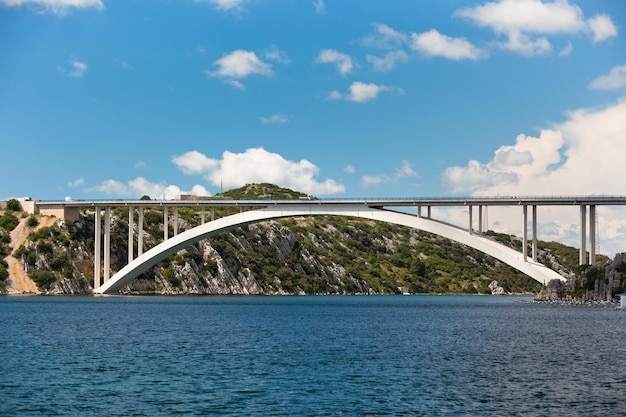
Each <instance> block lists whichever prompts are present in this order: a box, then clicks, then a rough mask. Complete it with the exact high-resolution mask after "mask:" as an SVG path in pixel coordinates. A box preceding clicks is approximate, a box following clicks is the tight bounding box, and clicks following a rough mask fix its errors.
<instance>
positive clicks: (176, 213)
mask: <svg viewBox="0 0 626 417" xmlns="http://www.w3.org/2000/svg"><path fill="white" fill-rule="evenodd" d="M177 234H178V207H174V236H176V235H177Z"/></svg>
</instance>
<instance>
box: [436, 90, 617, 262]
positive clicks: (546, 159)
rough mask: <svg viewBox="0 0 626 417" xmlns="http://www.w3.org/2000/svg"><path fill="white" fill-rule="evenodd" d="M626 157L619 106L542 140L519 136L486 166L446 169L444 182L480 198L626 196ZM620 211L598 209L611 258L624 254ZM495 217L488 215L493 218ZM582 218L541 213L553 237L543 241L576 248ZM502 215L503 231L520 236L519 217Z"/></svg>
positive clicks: (569, 123) (574, 120)
mask: <svg viewBox="0 0 626 417" xmlns="http://www.w3.org/2000/svg"><path fill="white" fill-rule="evenodd" d="M624 155H626V102H619V103H617V104H614V105H611V106H609V107H607V108H605V109H601V110H587V109H581V110H576V111H574V112H571V113H570V114H569V115H568V118H567V120H565V121H564V122H562V123H559V124H556V125H555V126H553V128H551V129H546V130H543V131H542V132H541V134H540V135H539V137H531V136H525V135H519V136H518V137H517V140H516V143H515V145H513V146H503V147H501V148H500V149H498V150H497V151H496V152H495V154H494V158H493V159H492V161H490V162H488V163H486V164H481V163H479V162H477V161H470V162H469V163H468V165H467V166H466V167H458V166H457V167H450V168H448V169H447V170H445V172H444V173H443V175H442V182H443V183H444V184H445V185H446V186H447V187H448V189H450V190H451V191H453V192H468V191H469V192H473V194H474V195H482V196H493V195H508V196H511V195H513V196H515V195H522V196H523V195H531V196H534V195H538V196H550V195H623V194H624V187H623V184H625V183H626V171H624V170H623V169H621V167H622V166H623V159H624ZM620 210H621V209H614V208H607V207H599V215H600V214H601V216H600V218H599V227H600V228H601V230H600V236H601V240H602V241H603V247H604V250H605V251H607V252H609V253H611V251H624V250H626V248H625V247H624V242H626V218H625V217H624V210H621V211H620ZM492 212H493V213H492ZM497 212H498V210H496V209H494V210H492V209H490V211H489V213H490V216H491V215H492V214H495V213H497ZM518 214H519V213H518ZM578 215H579V214H578V212H577V211H576V210H570V211H567V212H566V213H565V214H564V213H563V212H562V211H559V210H557V209H556V208H549V207H544V208H541V210H540V220H539V221H540V222H541V223H542V224H543V226H542V227H544V228H545V230H548V229H549V230H552V231H553V232H554V233H553V234H552V235H548V236H539V237H540V239H543V240H550V239H553V240H559V241H563V242H564V243H568V244H571V245H574V246H577V245H578V241H577V239H578V236H577V235H576V233H574V232H575V231H576V230H577V227H578V226H577V223H578V220H577V218H578V217H577V216H578ZM503 216H504V217H503V219H501V220H500V222H501V224H500V226H503V227H508V228H509V229H508V230H507V229H501V230H499V231H502V232H504V233H511V232H512V233H516V234H517V235H518V236H519V235H520V233H521V232H520V230H519V221H520V220H519V216H517V217H515V216H512V217H511V218H510V219H509V218H507V217H506V215H503ZM615 216H616V217H615ZM515 222H517V223H515ZM548 226H549V227H548ZM609 236H613V237H612V238H609Z"/></svg>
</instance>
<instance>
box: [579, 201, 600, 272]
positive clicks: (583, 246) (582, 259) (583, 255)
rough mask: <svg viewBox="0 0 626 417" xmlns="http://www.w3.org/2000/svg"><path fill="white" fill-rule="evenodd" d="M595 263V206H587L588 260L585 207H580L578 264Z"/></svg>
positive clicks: (583, 205) (582, 205)
mask: <svg viewBox="0 0 626 417" xmlns="http://www.w3.org/2000/svg"><path fill="white" fill-rule="evenodd" d="M587 263H588V264H589V265H593V264H594V263H596V206H595V204H590V205H589V259H587V206H586V205H585V204H581V205H580V254H579V264H580V265H585V264H587Z"/></svg>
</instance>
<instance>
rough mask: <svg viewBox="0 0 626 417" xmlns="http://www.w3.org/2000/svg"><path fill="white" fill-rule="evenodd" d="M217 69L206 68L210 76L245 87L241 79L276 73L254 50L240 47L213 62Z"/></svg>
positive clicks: (235, 85) (241, 87)
mask: <svg viewBox="0 0 626 417" xmlns="http://www.w3.org/2000/svg"><path fill="white" fill-rule="evenodd" d="M213 66H215V67H217V70H215V71H209V70H206V71H205V74H206V75H207V76H209V77H218V78H223V79H225V80H226V82H227V83H229V84H230V85H232V86H234V87H237V88H240V89H244V85H243V84H242V83H241V81H239V80H241V79H244V78H246V77H248V76H250V75H262V76H265V77H270V76H272V75H274V72H273V71H272V66H271V65H270V64H268V63H266V62H263V61H262V60H261V59H260V58H259V57H258V56H257V55H256V54H255V53H254V52H252V51H244V50H242V49H238V50H236V51H233V52H231V53H229V54H226V55H224V56H223V57H222V58H220V59H218V60H217V61H215V62H213Z"/></svg>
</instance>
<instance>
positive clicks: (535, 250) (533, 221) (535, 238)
mask: <svg viewBox="0 0 626 417" xmlns="http://www.w3.org/2000/svg"><path fill="white" fill-rule="evenodd" d="M532 223H533V224H532V228H533V254H532V257H533V261H534V262H537V205H536V204H533V220H532Z"/></svg>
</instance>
